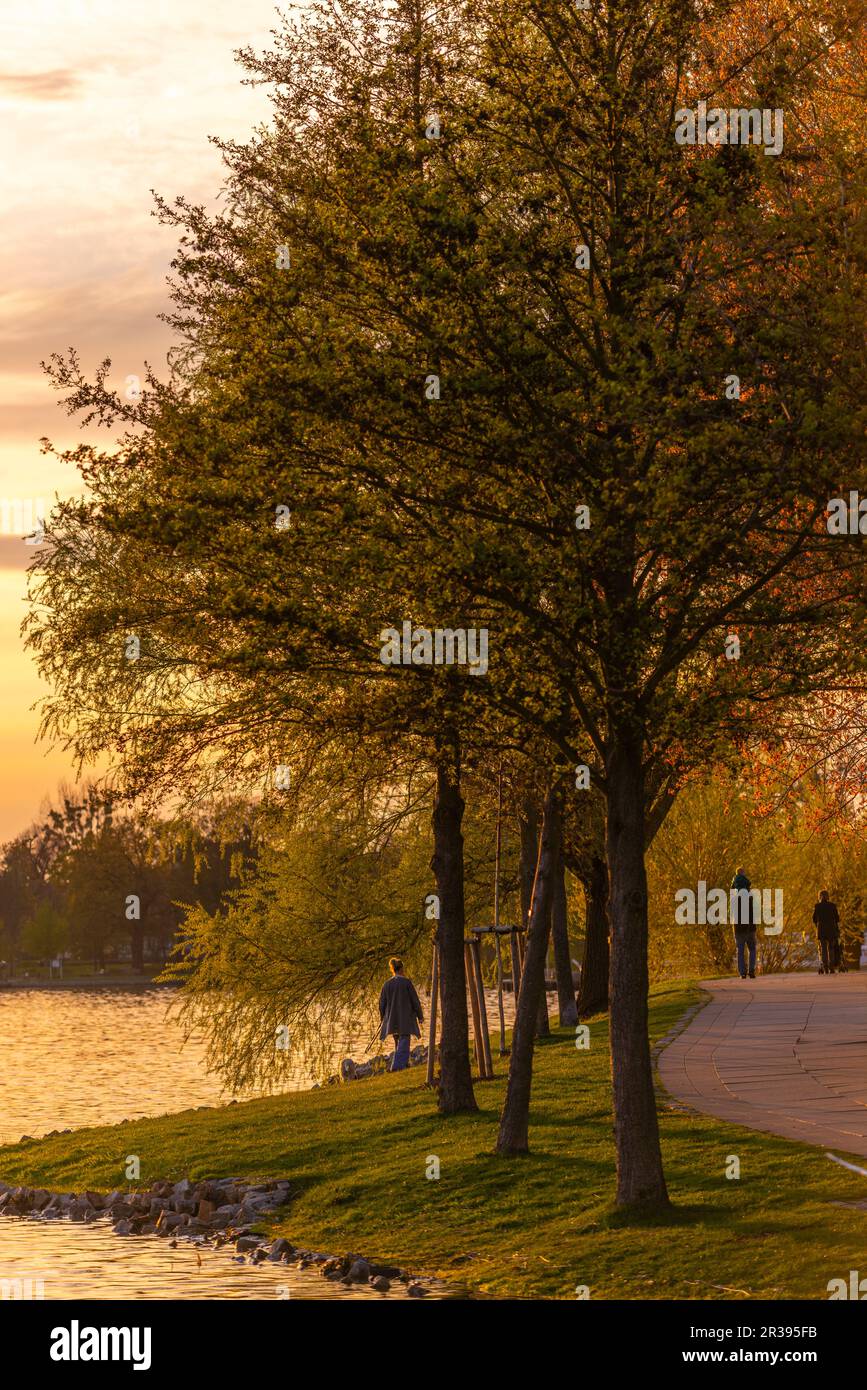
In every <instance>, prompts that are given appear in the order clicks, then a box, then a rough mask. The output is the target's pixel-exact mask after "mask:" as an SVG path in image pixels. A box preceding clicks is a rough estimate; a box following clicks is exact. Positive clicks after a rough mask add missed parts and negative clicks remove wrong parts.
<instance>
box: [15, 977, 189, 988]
mask: <svg viewBox="0 0 867 1390" xmlns="http://www.w3.org/2000/svg"><path fill="white" fill-rule="evenodd" d="M133 986H134V987H135V988H137V989H175V988H176V986H175V985H171V984H168V983H167V982H165V981H162V982H161V981H158V980H155V979H148V978H147V977H146V976H142V975H110V976H109V975H79V976H76V977H75V978H74V979H70V980H0V992H2V991H3V990H5V989H130V988H132V987H133Z"/></svg>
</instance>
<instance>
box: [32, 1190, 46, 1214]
mask: <svg viewBox="0 0 867 1390" xmlns="http://www.w3.org/2000/svg"><path fill="white" fill-rule="evenodd" d="M50 1201H51V1193H50V1192H49V1191H48V1190H47V1188H44V1187H38V1188H37V1189H36V1191H35V1192H34V1193H33V1196H32V1198H31V1199H30V1206H31V1210H32V1211H44V1210H45V1208H46V1207H47V1206H48V1203H49V1202H50Z"/></svg>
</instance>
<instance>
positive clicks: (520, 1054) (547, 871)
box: [497, 788, 562, 1154]
mask: <svg viewBox="0 0 867 1390" xmlns="http://www.w3.org/2000/svg"><path fill="white" fill-rule="evenodd" d="M561 824H562V822H561V805H560V794H559V791H556V790H554V789H553V788H552V789H551V790H550V791H549V792H548V795H547V797H546V799H545V814H544V818H543V823H542V845H541V850H540V853H539V862H538V866H537V869H536V881H535V884H534V886H533V901H532V909H531V913H530V930H529V933H528V936H527V949H526V952H525V954H524V973H523V975H522V977H521V993H520V994H519V995H518V1005H517V1009H516V1011H515V1027H514V1029H513V1031H512V1054H511V1057H510V1058H509V1080H508V1084H507V1086H506V1100H505V1104H504V1106H503V1113H502V1115H501V1116H500V1130H499V1134H498V1136H497V1153H501V1154H522V1153H527V1151H528V1147H529V1145H528V1138H529V1135H528V1131H529V1117H530V1086H531V1083H532V1079H533V1048H534V1045H535V1040H536V1023H537V1019H538V1013H539V995H540V994H543V995H544V989H545V956H546V954H547V951H548V934H549V931H550V926H551V899H552V894H553V888H554V878H555V874H556V869H557V864H558V862H559V859H560V854H561V843H562V841H561Z"/></svg>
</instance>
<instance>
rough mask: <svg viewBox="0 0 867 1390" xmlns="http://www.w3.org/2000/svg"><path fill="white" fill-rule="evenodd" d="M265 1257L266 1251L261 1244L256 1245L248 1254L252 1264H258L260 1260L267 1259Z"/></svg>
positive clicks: (266, 1255) (266, 1256)
mask: <svg viewBox="0 0 867 1390" xmlns="http://www.w3.org/2000/svg"><path fill="white" fill-rule="evenodd" d="M267 1258H268V1252H267V1251H266V1250H264V1249H263V1247H262V1246H261V1245H259V1246H257V1247H256V1249H255V1250H254V1251H253V1253H252V1254H251V1256H250V1259H251V1260H252V1261H253V1264H254V1265H260V1264H261V1263H262V1261H263V1260H267Z"/></svg>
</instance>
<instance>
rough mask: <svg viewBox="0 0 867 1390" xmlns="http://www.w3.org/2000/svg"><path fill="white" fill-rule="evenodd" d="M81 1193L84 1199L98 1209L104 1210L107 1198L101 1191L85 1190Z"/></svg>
mask: <svg viewBox="0 0 867 1390" xmlns="http://www.w3.org/2000/svg"><path fill="white" fill-rule="evenodd" d="M81 1195H82V1197H83V1198H84V1200H85V1201H86V1202H89V1203H90V1205H91V1206H92V1207H95V1208H96V1210H97V1211H102V1209H103V1207H104V1205H105V1198H104V1197H103V1195H102V1193H101V1192H83V1193H82V1194H81Z"/></svg>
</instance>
